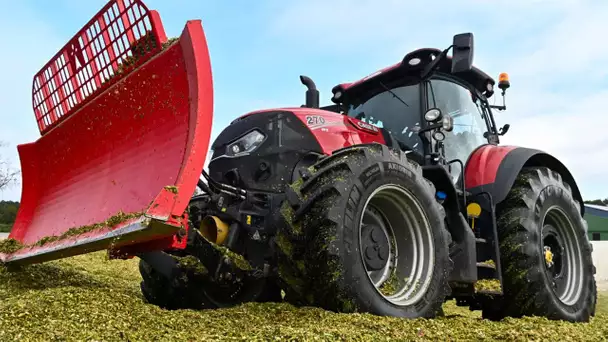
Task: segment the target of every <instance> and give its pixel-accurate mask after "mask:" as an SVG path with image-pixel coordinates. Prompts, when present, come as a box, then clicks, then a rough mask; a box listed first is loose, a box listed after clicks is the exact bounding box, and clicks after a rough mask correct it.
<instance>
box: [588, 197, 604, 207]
mask: <svg viewBox="0 0 608 342" xmlns="http://www.w3.org/2000/svg"><path fill="white" fill-rule="evenodd" d="M585 203H586V204H595V205H603V206H608V198H605V199H594V200H591V201H585Z"/></svg>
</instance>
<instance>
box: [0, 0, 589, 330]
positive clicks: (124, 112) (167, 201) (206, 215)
mask: <svg viewBox="0 0 608 342" xmlns="http://www.w3.org/2000/svg"><path fill="white" fill-rule="evenodd" d="M450 51H451V55H450ZM472 61H473V35H472V34H470V33H465V34H458V35H456V36H454V39H453V43H452V44H451V45H450V46H449V47H448V48H447V49H445V50H440V49H434V48H423V49H419V50H415V51H412V52H410V53H408V54H407V55H406V56H405V57H404V58H403V60H402V61H400V62H399V63H396V64H395V65H393V66H390V67H387V68H385V69H382V70H380V71H378V72H376V73H374V74H372V75H370V76H367V77H365V78H363V79H361V80H359V81H356V82H352V83H343V84H339V85H337V86H336V87H334V88H333V89H332V95H333V96H332V98H331V100H332V102H333V104H332V105H329V106H325V107H320V106H319V92H318V90H317V89H316V86H315V84H314V82H313V81H312V80H311V79H310V78H308V77H306V76H301V77H300V80H301V82H302V84H304V85H305V86H306V87H307V91H306V102H305V104H304V105H302V106H299V107H291V108H277V109H267V110H259V111H255V112H251V113H247V114H245V115H242V116H241V117H239V118H238V119H236V120H234V121H233V122H232V123H231V124H230V125H228V126H227V127H226V128H225V129H224V130H223V131H222V132H221V133H220V134H219V136H218V137H217V138H216V139H215V141H214V142H213V143H212V144H210V142H209V140H210V132H211V125H212V116H213V87H212V74H211V65H210V59H209V52H208V49H207V44H206V40H205V35H204V32H203V29H202V26H201V22H200V21H189V22H187V23H186V25H185V27H184V29H183V31H182V33H181V35H180V36H179V37H178V38H176V39H171V40H168V39H167V37H166V35H165V33H164V29H163V26H162V23H161V20H160V16H159V15H158V13H157V12H156V11H153V10H148V9H147V7H146V6H145V5H144V4H143V3H142V2H141V1H139V0H111V1H110V2H108V4H107V5H106V6H104V7H103V8H102V9H101V10H100V11H99V12H98V13H97V14H96V15H95V16H94V17H93V18H92V19H91V20H90V21H89V22H88V23H87V24H86V25H85V26H84V28H83V29H82V30H81V31H79V32H78V33H77V34H76V35H75V36H74V37H73V38H72V39H71V40H70V41H69V42H68V43H67V44H66V45H65V46H64V47H63V48H62V49H61V50H60V51H59V52H58V53H57V54H56V55H55V56H54V57H53V58H52V59H51V61H50V62H49V63H48V64H47V65H45V66H44V67H43V68H42V70H41V71H40V72H39V73H38V74H37V75H36V76H35V77H34V83H33V107H34V113H35V117H36V121H37V123H38V127H39V130H40V133H41V137H40V138H39V139H38V140H37V141H35V142H33V143H29V144H24V145H20V146H19V154H20V159H21V166H22V173H23V192H22V201H21V206H20V209H19V213H18V216H17V221H16V223H15V225H14V227H13V230H12V231H11V234H10V239H11V240H10V241H12V242H13V245H11V247H12V248H10V249H9V248H4V250H3V252H4V253H3V254H1V258H2V261H3V263H4V264H5V265H6V266H7V267H9V268H10V267H11V266H20V265H27V264H32V263H39V262H45V261H49V260H54V259H59V258H64V257H69V256H73V255H77V254H83V253H88V252H92V251H98V250H107V251H108V253H109V255H110V256H111V257H112V258H133V257H137V258H139V259H140V263H139V269H140V272H141V275H142V282H141V290H142V294H143V296H144V297H145V299H146V300H147V301H148V302H149V303H152V304H154V305H158V306H160V307H163V308H166V309H180V308H197V309H206V308H219V307H229V306H234V305H238V304H240V303H243V302H250V301H288V302H290V303H293V304H295V305H315V306H319V307H322V308H325V309H328V310H333V311H339V312H370V313H373V314H377V315H389V316H397V317H407V318H416V317H427V318H432V317H436V316H437V315H440V314H441V312H442V310H441V307H442V304H443V303H444V302H445V301H446V300H448V299H455V300H456V302H457V304H458V305H462V306H468V307H469V308H471V309H472V310H482V312H483V315H484V317H486V318H488V319H495V320H498V319H501V318H503V317H506V316H511V317H521V316H523V315H540V316H546V317H548V318H550V319H561V320H567V321H583V322H584V321H588V320H589V319H590V317H591V316H593V315H594V313H595V305H596V296H597V291H596V286H595V280H594V273H595V268H594V266H593V262H592V260H591V245H590V244H589V241H588V239H587V234H586V227H587V226H586V222H585V221H584V220H583V218H582V215H583V214H584V207H583V205H582V203H583V200H582V198H581V194H580V191H579V190H578V187H577V184H576V182H575V180H574V178H573V176H572V175H571V173H570V172H569V171H568V169H567V168H566V166H564V165H563V164H562V163H561V162H560V161H559V160H557V159H556V158H554V157H553V156H551V155H549V154H547V153H544V152H542V151H539V150H535V149H530V148H522V147H515V146H501V145H499V137H500V136H501V135H504V134H505V133H507V130H508V128H509V126H508V125H505V126H504V127H502V128H500V129H499V128H498V127H497V126H496V124H495V122H494V119H493V110H504V109H506V107H505V106H504V102H503V105H502V106H494V105H490V104H489V101H488V100H489V98H491V97H492V96H493V95H494V90H495V89H494V87H495V85H496V83H495V81H494V79H492V78H491V77H490V76H488V75H487V74H485V73H484V72H483V71H481V70H479V69H478V68H477V67H475V66H473V63H472ZM509 86H510V84H509V80H508V76H507V75H506V74H501V75H500V78H499V82H498V88H499V89H501V90H502V96H503V101H504V96H505V91H506V89H507V88H509ZM208 150H211V152H210V153H211V156H210V162H209V167H208V171H206V170H203V168H204V164H205V159H206V157H207V151H208ZM201 178H202V179H201ZM197 188H198V190H199V191H200V194H196V195H193V193H195V190H196V189H197Z"/></svg>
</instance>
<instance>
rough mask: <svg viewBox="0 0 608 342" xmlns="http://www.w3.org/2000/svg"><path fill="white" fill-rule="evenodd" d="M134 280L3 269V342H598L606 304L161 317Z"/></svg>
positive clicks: (45, 268) (81, 267) (60, 266)
mask: <svg viewBox="0 0 608 342" xmlns="http://www.w3.org/2000/svg"><path fill="white" fill-rule="evenodd" d="M139 281H140V277H139V274H138V272H137V260H136V259H133V260H128V261H123V260H112V261H110V260H106V257H105V254H104V253H101V252H98V253H93V254H89V255H82V256H77V257H72V258H68V259H64V260H59V261H53V262H48V263H45V264H42V265H35V266H30V267H26V268H25V269H23V270H21V271H19V272H16V273H9V272H7V271H5V270H1V271H0V341H13V340H18V341H203V340H213V341H217V340H246V341H255V340H266V341H268V340H273V341H276V340H291V341H296V340H297V341H308V340H332V341H335V340H339V341H344V340H348V341H383V340H441V341H446V340H454V341H456V340H458V341H472V340H475V341H480V340H521V341H530V340H550V341H556V340H567V341H602V340H606V337H605V336H608V297H604V296H602V297H601V299H600V303H599V307H598V314H597V316H596V317H595V318H594V319H593V320H592V322H591V323H589V324H572V323H565V322H552V321H548V320H546V319H542V318H524V319H506V320H504V321H503V322H490V321H486V320H482V319H481V318H480V315H479V312H470V311H468V310H467V309H463V308H460V307H456V306H455V305H454V303H452V302H449V303H446V305H445V311H446V317H445V318H440V319H435V320H423V319H420V320H404V319H398V318H386V317H377V316H372V315H367V314H351V315H347V314H336V313H331V312H327V311H323V310H320V309H316V308H300V309H296V308H294V307H292V306H290V305H287V304H283V303H277V304H246V305H242V306H239V307H236V308H232V309H222V310H205V311H192V310H179V311H166V310H161V309H159V308H157V307H155V306H153V305H149V304H146V303H145V302H144V301H143V299H142V297H141V295H140V291H139Z"/></svg>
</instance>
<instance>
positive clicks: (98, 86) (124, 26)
mask: <svg viewBox="0 0 608 342" xmlns="http://www.w3.org/2000/svg"><path fill="white" fill-rule="evenodd" d="M149 35H152V37H153V38H152V39H153V40H154V42H155V44H154V45H151V46H150V48H148V49H147V50H146V51H147V52H146V54H145V56H142V57H140V58H138V60H137V62H136V63H135V64H134V65H133V67H136V66H138V65H141V64H143V63H144V62H145V61H146V60H148V59H149V58H151V57H152V56H153V55H155V54H156V53H158V52H159V51H160V50H161V44H162V43H164V42H166V41H167V36H166V34H165V31H164V29H163V25H162V23H161V22H160V16H159V14H158V12H156V11H150V10H148V8H147V7H146V5H145V4H144V3H143V2H141V1H140V0H112V1H109V2H108V3H107V4H106V5H105V6H104V7H103V8H102V9H101V10H100V11H99V12H97V14H95V15H94V16H93V18H92V19H91V20H90V21H89V22H88V23H86V24H85V25H84V26H83V27H82V29H81V30H80V31H78V33H76V35H74V36H73V37H72V39H70V40H69V41H68V42H67V44H66V45H65V46H64V47H63V48H62V49H61V50H59V52H57V54H55V56H53V58H51V59H50V60H49V62H48V63H47V64H46V65H45V66H44V67H42V69H41V70H40V71H39V72H38V73H37V74H36V75H35V76H34V81H33V84H32V105H33V108H34V114H35V116H36V122H37V123H38V129H39V130H40V133H41V134H46V133H47V132H48V131H49V130H51V129H52V128H53V127H55V126H57V125H58V124H59V123H60V122H61V121H63V120H65V119H66V118H67V117H69V116H70V115H71V114H72V113H75V112H76V111H77V110H78V109H79V108H81V107H82V106H84V105H86V103H88V102H89V101H90V100H92V99H93V98H94V97H95V96H97V95H99V94H100V93H101V92H103V91H104V90H106V89H107V88H108V87H109V86H111V85H112V84H113V83H115V82H116V79H110V78H111V76H112V75H114V74H115V71H116V69H117V68H118V66H119V62H120V63H122V61H123V60H124V59H126V58H128V57H129V55H132V50H131V48H130V47H128V46H124V45H123V44H125V42H127V41H128V43H129V44H130V45H133V44H134V43H136V42H137V41H138V40H141V39H142V38H145V37H149ZM104 47H105V48H104ZM123 69H125V71H128V70H129V69H130V68H123Z"/></svg>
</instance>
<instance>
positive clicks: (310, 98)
mask: <svg viewBox="0 0 608 342" xmlns="http://www.w3.org/2000/svg"><path fill="white" fill-rule="evenodd" d="M300 81H301V82H302V84H303V85H305V86H306V88H308V90H307V91H306V104H305V105H304V106H305V107H308V108H319V91H318V90H317V86H316V85H315V82H313V80H312V79H311V78H310V77H308V76H304V75H301V76H300Z"/></svg>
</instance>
